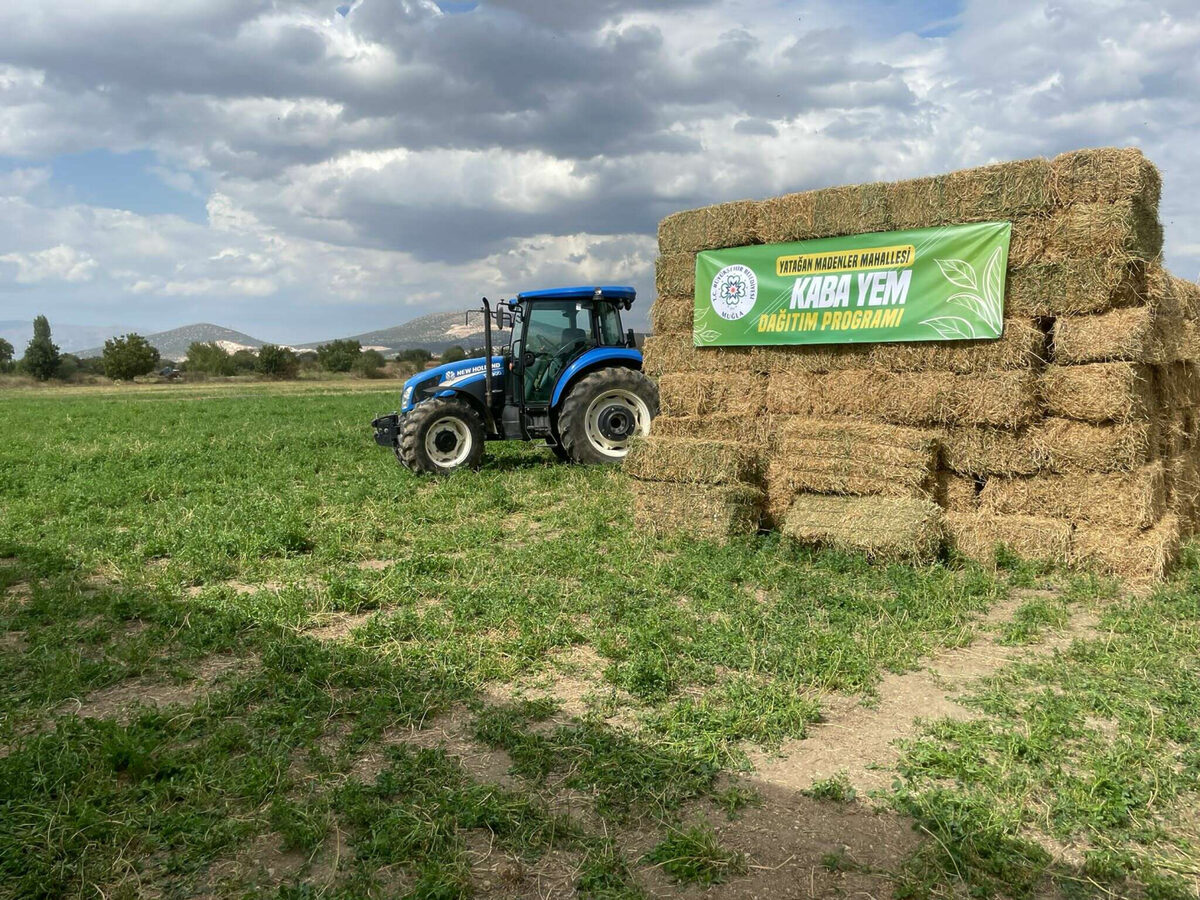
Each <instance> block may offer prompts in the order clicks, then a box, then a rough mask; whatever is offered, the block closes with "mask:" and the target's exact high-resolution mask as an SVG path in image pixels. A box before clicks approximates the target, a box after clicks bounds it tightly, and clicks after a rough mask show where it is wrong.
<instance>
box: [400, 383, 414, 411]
mask: <svg viewBox="0 0 1200 900" xmlns="http://www.w3.org/2000/svg"><path fill="white" fill-rule="evenodd" d="M412 394H413V389H412V385H411V384H410V385H409V386H408V387H406V388H405V389H404V394H403V395H402V397H401V400H400V403H401V405H403V406H405V407H407V406H408V404H410V403H412Z"/></svg>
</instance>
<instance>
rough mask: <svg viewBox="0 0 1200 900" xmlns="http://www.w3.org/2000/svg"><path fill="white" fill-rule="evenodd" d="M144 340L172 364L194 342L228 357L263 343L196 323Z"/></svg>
mask: <svg viewBox="0 0 1200 900" xmlns="http://www.w3.org/2000/svg"><path fill="white" fill-rule="evenodd" d="M145 338H146V340H147V341H149V342H150V345H151V346H152V347H157V348H158V352H159V354H160V355H161V356H162V358H163V359H172V360H181V359H183V358H184V357H185V356H187V351H188V347H190V346H191V345H192V343H193V342H195V341H200V342H202V343H208V342H210V341H215V342H216V343H218V344H220V345H221V346H222V347H223V348H224V349H225V350H227V351H229V352H230V353H233V352H235V351H237V350H243V349H248V350H257V349H258V348H259V347H261V346H262V345H263V344H264V343H266V341H260V340H259V339H258V338H256V337H251V336H250V335H248V334H243V333H242V332H240V331H234V330H233V329H232V328H225V327H223V326H221V325H212V324H210V323H208V322H197V323H196V324H194V325H184V326H183V327H182V328H172V329H171V330H170V331H159V332H156V333H154V334H147V335H145ZM103 349H104V348H103V347H93V348H91V349H88V350H85V351H82V352H80V354H79V355H80V356H85V357H86V356H99V355H100V353H101V352H102V351H103Z"/></svg>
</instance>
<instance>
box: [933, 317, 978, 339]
mask: <svg viewBox="0 0 1200 900" xmlns="http://www.w3.org/2000/svg"><path fill="white" fill-rule="evenodd" d="M921 324H922V325H928V326H929V327H930V328H932V329H933V330H934V331H935V332H937V334H938V336H939V337H941V339H942V340H944V341H950V340H974V338H975V329H974V327H973V326H972V325H971V323H970V322H968V321H967V320H966V319H963V318H961V317H959V316H938V317H937V318H934V319H926V320H925V321H923V322H922V323H921Z"/></svg>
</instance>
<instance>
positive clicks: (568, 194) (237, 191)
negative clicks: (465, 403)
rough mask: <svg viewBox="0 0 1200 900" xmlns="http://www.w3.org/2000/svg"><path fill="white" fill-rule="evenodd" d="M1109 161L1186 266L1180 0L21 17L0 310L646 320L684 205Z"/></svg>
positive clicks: (65, 1) (1188, 87)
mask: <svg viewBox="0 0 1200 900" xmlns="http://www.w3.org/2000/svg"><path fill="white" fill-rule="evenodd" d="M339 3H344V4H345V5H338V4H339ZM1103 144H1121V145H1136V146H1140V147H1142V148H1143V149H1144V150H1145V151H1146V152H1147V153H1148V154H1149V155H1150V157H1151V158H1152V159H1154V160H1155V161H1156V162H1157V163H1158V164H1159V166H1160V167H1161V168H1162V170H1163V174H1164V180H1165V190H1164V203H1163V210H1162V214H1163V219H1164V222H1165V224H1166V226H1167V245H1166V248H1167V249H1166V255H1167V263H1168V265H1169V266H1170V267H1171V268H1172V269H1173V270H1174V271H1175V272H1176V274H1180V275H1185V276H1187V277H1190V278H1196V277H1197V275H1198V273H1200V213H1197V212H1196V211H1195V207H1196V202H1195V201H1196V199H1197V197H1198V195H1200V165H1198V164H1200V149H1198V148H1200V4H1198V3H1196V0H1092V2H1085V0H1054V2H1027V0H1008V2H1004V3H997V2H995V0H964V2H958V0H916V2H907V3H902V2H895V0H843V2H828V3H824V2H788V0H724V2H718V0H658V2H654V3H648V2H643V3H637V2H633V0H479V2H449V0H439V2H434V0H296V2H291V0H170V2H163V0H56V2H53V3H10V4H6V5H3V6H0V210H2V213H0V320H4V319H21V318H27V317H31V316H33V315H34V314H36V313H38V312H44V313H46V314H47V315H49V316H50V317H51V321H52V322H53V321H55V320H57V321H60V322H64V323H72V324H80V325H107V324H121V325H123V326H126V327H132V328H137V329H139V330H143V331H153V330H159V329H164V328H170V327H174V326H177V325H182V324H185V323H189V322H195V321H211V322H217V323H220V324H224V325H228V326H230V327H234V328H238V329H241V330H244V331H247V332H249V333H251V334H253V335H256V336H258V337H260V338H263V339H267V340H278V341H292V342H299V341H304V340H312V339H320V338H328V337H332V336H336V335H339V334H348V333H353V332H358V331H363V330H366V329H369V328H376V327H383V326H388V325H393V324H396V323H398V322H401V321H404V320H407V319H409V318H412V317H414V316H417V315H420V314H422V313H425V312H431V311H438V310H447V309H461V308H464V307H465V306H468V305H473V304H474V303H475V301H476V299H477V298H478V297H479V296H480V295H481V294H487V295H489V296H506V295H508V294H509V293H511V292H514V291H517V290H521V289H525V288H535V287H547V286H552V285H555V284H558V283H580V282H583V283H587V282H596V281H612V282H628V283H632V284H633V285H635V286H636V287H637V288H638V290H639V295H640V297H641V298H642V302H641V303H640V304H639V306H641V307H642V320H643V321H644V314H645V307H646V306H647V305H648V304H649V301H650V300H651V299H652V297H653V260H654V230H655V223H656V222H657V220H658V219H659V218H661V217H662V216H663V215H665V214H667V213H669V212H672V211H674V210H677V209H683V208H687V207H691V206H698V205H704V204H708V203H712V202H716V201H720V200H729V199H736V198H743V197H763V196H770V195H773V194H778V193H782V192H786V191H791V190H798V189H804V188H811V187H820V186H826V185H831V184H841V183H848V182H857V181H866V180H875V179H894V178H901V177H908V176H915V175H921V174H929V173H933V172H937V171H943V170H947V169H951V168H956V167H961V166H967V165H976V164H981V163H986V162H990V161H995V160H1001V159H1012V158H1020V157H1026V156H1033V155H1038V154H1054V153H1057V152H1060V151H1063V150H1067V149H1073V148H1077V147H1081V146H1095V145H1103Z"/></svg>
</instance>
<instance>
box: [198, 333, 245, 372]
mask: <svg viewBox="0 0 1200 900" xmlns="http://www.w3.org/2000/svg"><path fill="white" fill-rule="evenodd" d="M187 368H188V371H189V372H200V373H201V374H204V375H232V374H233V373H234V372H235V371H236V370H235V369H234V366H233V359H232V358H231V357H230V356H229V354H228V353H226V352H225V350H224V349H223V348H222V347H221V345H220V344H217V343H207V344H206V343H203V342H201V341H193V342H192V344H191V346H190V347H188V352H187Z"/></svg>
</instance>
